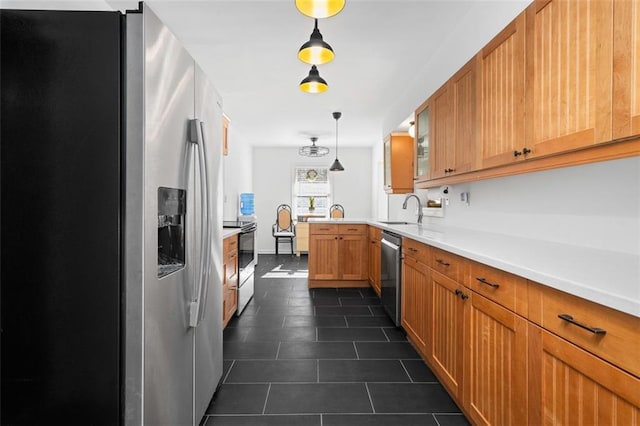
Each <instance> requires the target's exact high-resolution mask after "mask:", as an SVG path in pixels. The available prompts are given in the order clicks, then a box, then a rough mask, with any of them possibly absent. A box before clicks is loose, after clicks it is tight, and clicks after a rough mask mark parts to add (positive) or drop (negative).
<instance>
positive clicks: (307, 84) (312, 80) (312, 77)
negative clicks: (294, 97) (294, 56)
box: [300, 65, 329, 93]
mask: <svg viewBox="0 0 640 426" xmlns="http://www.w3.org/2000/svg"><path fill="white" fill-rule="evenodd" d="M328 88H329V86H328V85H327V82H326V81H325V80H324V78H322V77H320V73H319V72H318V67H316V66H315V65H312V66H311V70H310V71H309V75H308V76H306V77H305V78H304V79H303V80H302V81H301V82H300V90H302V91H303V92H307V93H322V92H324V91H326V90H327V89H328Z"/></svg>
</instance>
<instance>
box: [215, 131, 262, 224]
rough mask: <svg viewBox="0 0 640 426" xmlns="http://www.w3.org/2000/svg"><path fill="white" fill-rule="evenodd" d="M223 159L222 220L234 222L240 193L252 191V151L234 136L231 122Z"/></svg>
mask: <svg viewBox="0 0 640 426" xmlns="http://www.w3.org/2000/svg"><path fill="white" fill-rule="evenodd" d="M222 158H223V168H224V208H223V218H224V220H236V219H237V218H238V213H239V197H240V193H242V192H254V191H253V184H252V181H253V150H252V149H251V146H250V145H249V144H248V143H247V142H246V141H244V140H243V139H242V136H241V135H239V134H236V132H235V129H234V127H233V121H231V123H229V155H226V156H224V157H222Z"/></svg>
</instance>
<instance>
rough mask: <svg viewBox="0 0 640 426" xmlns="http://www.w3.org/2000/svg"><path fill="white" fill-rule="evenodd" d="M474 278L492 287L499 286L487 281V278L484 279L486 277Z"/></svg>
mask: <svg viewBox="0 0 640 426" xmlns="http://www.w3.org/2000/svg"><path fill="white" fill-rule="evenodd" d="M476 280H478V281H480V282H481V283H482V284H486V285H488V286H489V287H493V288H498V287H500V284H494V283H490V282H489V281H487V280H486V279H484V278H479V277H476Z"/></svg>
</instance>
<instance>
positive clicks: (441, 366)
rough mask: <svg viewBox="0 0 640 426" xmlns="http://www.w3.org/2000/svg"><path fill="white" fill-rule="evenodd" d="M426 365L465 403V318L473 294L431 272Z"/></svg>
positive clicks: (449, 279) (453, 394) (450, 280)
mask: <svg viewBox="0 0 640 426" xmlns="http://www.w3.org/2000/svg"><path fill="white" fill-rule="evenodd" d="M429 291H430V294H429V302H430V304H429V307H428V309H429V316H428V323H427V324H428V331H427V336H428V337H427V338H428V339H429V341H428V343H427V345H428V346H430V348H429V353H428V355H427V362H428V363H429V364H430V365H431V369H432V370H433V371H434V373H436V374H437V375H438V377H439V378H440V381H441V382H442V384H443V385H444V387H445V388H447V390H448V391H449V393H450V394H451V396H453V397H454V398H455V399H457V400H462V386H463V381H464V375H463V365H464V364H463V361H464V360H463V355H464V335H465V315H466V311H467V310H468V306H469V304H470V300H469V299H470V298H471V292H470V291H469V290H466V289H465V287H464V286H462V285H460V284H458V283H457V282H456V281H454V280H452V279H451V278H448V277H446V276H444V275H442V274H440V273H439V272H436V271H434V270H431V274H430V278H429Z"/></svg>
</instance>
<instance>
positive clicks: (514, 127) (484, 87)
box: [477, 12, 526, 168]
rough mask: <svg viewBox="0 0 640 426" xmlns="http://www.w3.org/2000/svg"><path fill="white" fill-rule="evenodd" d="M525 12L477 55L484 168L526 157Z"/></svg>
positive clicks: (479, 117)
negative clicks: (524, 154)
mask: <svg viewBox="0 0 640 426" xmlns="http://www.w3.org/2000/svg"><path fill="white" fill-rule="evenodd" d="M525 30H526V14H525V13H524V12H523V13H522V14H520V16H518V17H517V18H516V19H515V20H513V22H511V23H510V24H509V25H508V26H507V27H506V28H505V29H504V30H502V32H501V33H500V34H498V35H497V36H496V37H495V38H494V39H493V40H492V41H491V42H490V43H489V44H488V45H487V46H486V47H485V48H483V49H482V50H481V51H480V53H479V54H478V56H477V60H478V64H479V65H478V77H479V78H478V91H479V93H478V100H479V101H478V105H479V113H478V122H479V127H480V129H479V132H478V133H479V135H480V141H479V142H478V145H479V151H480V152H479V157H480V159H479V161H480V163H481V164H480V166H481V167H483V168H486V167H494V166H498V165H502V164H508V163H510V162H513V161H518V160H521V159H523V158H524V156H523V155H514V153H516V152H522V149H523V145H524V144H525V142H524V141H525V33H526V31H525Z"/></svg>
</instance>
